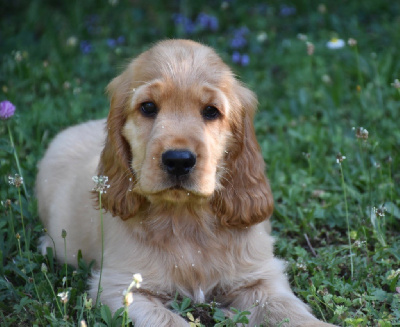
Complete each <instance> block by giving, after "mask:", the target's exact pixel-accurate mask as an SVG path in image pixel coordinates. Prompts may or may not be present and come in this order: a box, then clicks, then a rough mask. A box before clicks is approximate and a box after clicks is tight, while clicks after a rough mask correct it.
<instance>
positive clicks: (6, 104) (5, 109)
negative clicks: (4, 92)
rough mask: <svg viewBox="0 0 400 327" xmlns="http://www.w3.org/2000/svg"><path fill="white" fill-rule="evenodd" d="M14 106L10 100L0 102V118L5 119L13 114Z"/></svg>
mask: <svg viewBox="0 0 400 327" xmlns="http://www.w3.org/2000/svg"><path fill="white" fill-rule="evenodd" d="M14 112H15V106H14V105H13V104H12V103H11V102H10V101H7V100H5V101H2V102H0V119H2V120H6V119H8V118H10V117H12V116H14Z"/></svg>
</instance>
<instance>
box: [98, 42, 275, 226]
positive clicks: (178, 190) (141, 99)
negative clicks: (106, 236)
mask: <svg viewBox="0 0 400 327" xmlns="http://www.w3.org/2000/svg"><path fill="white" fill-rule="evenodd" d="M107 90H108V93H109V94H110V97H111V108H110V113H109V116H108V121H107V128H108V136H107V140H106V144H105V147H104V150H103V153H102V155H101V162H100V167H99V173H100V174H102V175H107V176H108V177H109V181H110V189H109V190H107V193H105V194H103V203H104V208H105V209H107V210H109V211H111V212H112V213H113V214H114V215H118V216H120V217H121V218H122V219H127V218H129V217H132V216H133V215H134V214H135V212H136V211H137V210H138V208H140V206H141V205H142V204H143V203H145V202H151V203H153V204H157V203H165V202H170V203H173V204H175V205H186V204H188V203H190V204H193V203H202V204H203V205H204V203H205V202H207V203H209V204H210V206H211V207H212V208H213V210H214V211H215V213H216V216H218V217H220V219H221V223H222V224H223V225H227V226H237V227H243V226H248V225H251V224H254V223H257V222H260V221H262V220H264V219H266V218H268V217H269V216H270V215H271V211H272V196H271V192H270V189H269V185H268V182H267V180H266V178H265V175H264V162H263V159H262V156H261V154H260V151H259V147H258V144H257V142H256V139H255V135H254V130H253V125H252V119H253V116H254V112H255V107H256V102H257V101H256V98H255V96H254V94H253V93H252V92H251V91H249V90H248V89H246V88H244V87H243V86H242V85H241V84H240V83H239V82H238V81H237V80H236V79H235V78H234V76H233V74H232V72H231V70H230V69H229V67H228V66H226V65H225V64H224V63H223V62H222V60H221V59H220V58H219V56H218V55H217V54H216V53H215V52H214V51H213V50H212V49H210V48H209V47H206V46H203V45H200V44H198V43H195V42H192V41H187V40H171V41H163V42H160V43H158V44H156V45H155V46H154V47H153V48H151V49H150V50H148V51H146V52H144V53H143V54H141V55H140V56H139V57H137V58H136V59H135V60H134V61H133V62H132V63H131V64H130V65H129V66H128V68H127V69H126V70H125V71H124V72H123V73H122V74H121V75H120V76H118V77H116V78H115V79H114V80H113V81H112V82H111V83H110V84H109V86H108V88H107Z"/></svg>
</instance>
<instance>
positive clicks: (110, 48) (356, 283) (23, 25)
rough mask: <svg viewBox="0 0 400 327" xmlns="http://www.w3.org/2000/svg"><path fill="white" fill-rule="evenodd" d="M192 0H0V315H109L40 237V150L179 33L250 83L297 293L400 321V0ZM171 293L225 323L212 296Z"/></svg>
mask: <svg viewBox="0 0 400 327" xmlns="http://www.w3.org/2000/svg"><path fill="white" fill-rule="evenodd" d="M166 3H168V4H166ZM200 3H201V2H200V1H188V0H186V1H184V0H181V1H178V0H177V1H169V2H167V1H162V0H156V1H151V0H150V1H142V0H137V1H135V0H132V1H122V0H120V1H118V0H114V1H112V0H109V1H105V0H104V1H94V0H88V1H75V0H72V1H50V0H47V1H45V0H42V1H40V0H30V1H23V0H20V1H2V4H1V13H0V17H1V19H0V49H1V52H0V56H1V68H0V101H5V100H8V101H11V102H12V103H13V104H14V105H15V106H16V111H15V115H14V116H12V117H10V118H8V119H2V120H0V179H1V183H0V200H1V201H2V202H1V205H0V325H1V326H32V325H34V326H47V325H48V326H64V325H65V326H78V325H79V322H80V321H81V320H82V319H84V320H85V321H86V322H87V323H88V325H89V326H94V325H97V326H119V325H121V323H122V316H121V315H120V316H118V314H117V315H116V316H114V317H111V316H110V313H109V312H108V311H109V310H108V308H107V307H105V306H94V299H93V304H92V306H91V305H90V303H89V302H88V299H87V298H86V294H85V290H86V280H87V278H88V277H89V276H90V266H89V265H87V264H85V263H84V262H83V261H81V262H80V265H79V268H73V267H65V266H63V265H62V263H56V262H54V261H53V260H52V256H51V255H47V256H45V257H44V256H42V255H40V254H39V253H37V244H38V239H39V237H40V236H41V235H42V234H43V231H42V228H43V227H42V226H41V224H40V222H39V219H38V215H37V210H36V200H35V196H34V180H35V175H36V165H37V162H38V160H39V159H40V158H41V157H42V155H43V154H44V151H45V149H46V147H47V145H48V144H49V142H50V140H51V139H52V138H53V137H54V136H55V134H56V133H57V132H59V131H60V130H62V129H63V128H65V127H67V126H70V125H72V124H76V123H79V122H83V121H86V120H89V119H95V118H100V117H104V116H106V115H107V112H108V99H107V97H106V96H105V93H104V88H105V86H106V85H107V83H108V82H109V81H110V80H111V79H112V78H113V77H114V76H116V75H117V74H118V73H119V72H120V71H121V70H122V69H123V67H124V65H125V64H126V63H127V61H128V60H129V59H130V58H132V57H134V56H136V55H138V54H139V53H140V52H142V51H143V50H145V49H147V48H148V47H149V46H150V45H151V44H152V43H154V42H155V41H157V40H161V39H165V38H190V39H193V40H196V41H200V42H203V43H205V44H207V45H210V46H212V47H214V48H215V49H216V50H217V52H218V53H219V54H220V55H221V56H222V58H223V59H224V60H225V61H226V62H227V63H228V64H229V65H230V66H231V67H232V68H233V70H234V71H235V73H236V74H237V75H238V76H239V77H240V79H241V80H243V81H244V82H245V83H246V84H247V85H248V86H249V87H250V88H251V89H252V90H254V91H255V92H256V93H257V95H258V98H259V102H260V105H259V112H258V115H257V117H256V119H255V126H256V132H257V136H258V140H259V142H260V145H261V148H262V151H263V155H264V158H265V161H266V163H267V167H268V169H267V173H268V176H269V179H270V182H271V186H272V190H273V193H274V197H275V207H276V208H275V211H274V215H273V217H272V226H273V234H274V235H275V236H276V238H277V242H276V255H277V256H279V257H282V258H284V259H285V260H287V272H288V275H289V278H290V282H291V285H292V287H293V289H294V291H295V292H296V294H297V295H298V296H299V297H301V298H302V299H304V301H306V302H308V303H309V304H310V305H311V307H312V309H313V311H314V313H315V315H316V316H318V317H319V318H320V319H322V320H325V321H328V322H331V323H334V324H336V325H340V326H400V209H399V207H400V198H399V195H400V169H399V168H400V82H399V81H398V79H400V60H399V58H400V28H399V26H400V2H399V1H393V0H392V1H388V0H380V1H377V0H365V1H349V0H347V1H332V0H326V1H321V2H319V1H306V0H296V1H287V2H283V1H265V2H261V1H259V2H257V1H253V0H249V1H239V0H229V1H224V2H221V1H216V0H208V1H204V2H202V4H200ZM335 39H338V40H335ZM349 39H354V40H355V42H354V41H353V42H348V41H349ZM341 40H343V44H342V42H341ZM329 41H330V42H331V43H328V42H329ZM349 43H350V44H349ZM355 43H356V44H355ZM332 46H333V47H335V46H336V47H337V48H336V49H332ZM396 79H397V81H396ZM0 116H2V111H0ZM11 137H12V140H13V141H11ZM12 142H13V144H14V146H13V144H12ZM339 153H341V156H339V157H338V155H339ZM17 158H18V160H17ZM17 161H19V164H17ZM18 166H19V167H18ZM15 174H22V176H23V185H21V186H19V187H18V185H10V184H9V176H11V177H15ZM46 270H47V272H46ZM66 271H67V273H66ZM66 275H67V276H66ZM65 276H66V280H65V279H64V277H65ZM63 279H64V280H63ZM66 291H68V292H69V293H68V294H69V297H68V300H67V301H64V302H66V303H62V302H63V301H62V300H63V299H62V297H61V296H57V294H59V293H62V292H66ZM121 303H122V302H121ZM121 305H122V304H121ZM132 305H134V304H132ZM174 308H175V309H176V310H178V311H180V312H181V313H182V315H184V316H186V315H187V312H188V311H190V312H191V313H192V315H193V320H195V319H197V318H200V322H196V323H194V324H197V325H196V326H201V324H203V325H205V326H214V325H215V324H216V323H218V322H220V325H219V326H225V325H226V326H234V325H235V322H234V319H233V320H229V321H226V322H225V323H221V321H222V320H223V317H221V311H220V310H219V309H218V308H217V307H215V305H214V304H204V305H202V306H194V305H191V304H190V303H189V301H188V300H187V299H179V298H178V299H177V301H176V303H174ZM245 320H246V314H245V312H244V313H240V312H239V313H238V318H237V319H236V321H237V322H244V321H245ZM200 323H201V324H200ZM238 325H239V324H238ZM282 326H284V324H282Z"/></svg>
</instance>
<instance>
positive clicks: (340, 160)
mask: <svg viewBox="0 0 400 327" xmlns="http://www.w3.org/2000/svg"><path fill="white" fill-rule="evenodd" d="M345 159H346V157H345V156H343V155H342V154H341V153H340V152H339V153H338V154H337V156H336V162H337V163H338V164H339V165H340V164H341V163H342V162H343V160H345Z"/></svg>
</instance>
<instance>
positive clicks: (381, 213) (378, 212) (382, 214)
mask: <svg viewBox="0 0 400 327" xmlns="http://www.w3.org/2000/svg"><path fill="white" fill-rule="evenodd" d="M373 210H374V213H375V216H376V217H385V211H386V208H385V207H380V208H376V207H373Z"/></svg>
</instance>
